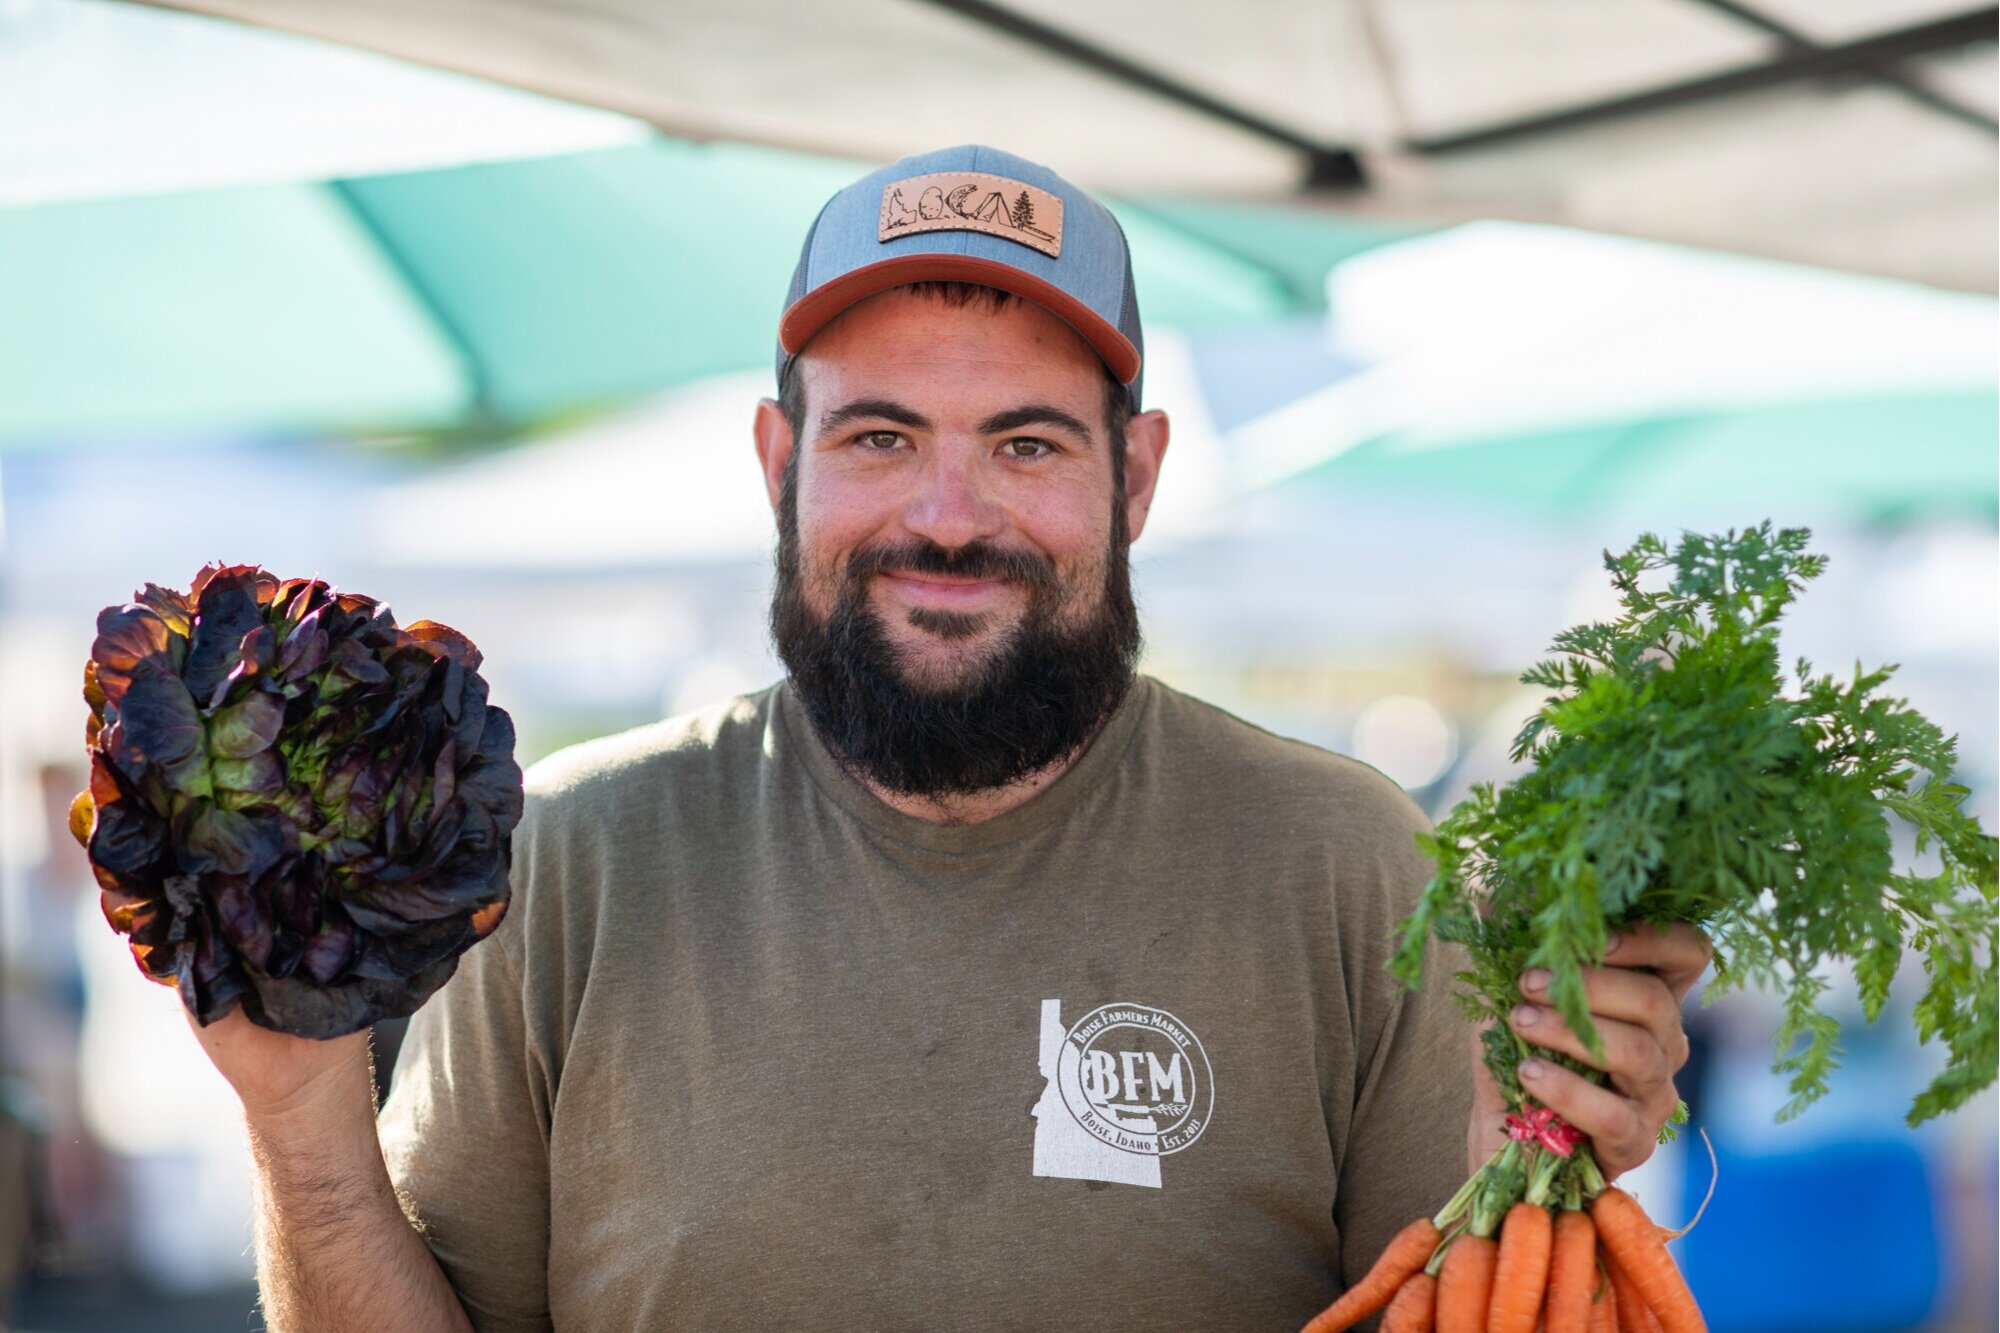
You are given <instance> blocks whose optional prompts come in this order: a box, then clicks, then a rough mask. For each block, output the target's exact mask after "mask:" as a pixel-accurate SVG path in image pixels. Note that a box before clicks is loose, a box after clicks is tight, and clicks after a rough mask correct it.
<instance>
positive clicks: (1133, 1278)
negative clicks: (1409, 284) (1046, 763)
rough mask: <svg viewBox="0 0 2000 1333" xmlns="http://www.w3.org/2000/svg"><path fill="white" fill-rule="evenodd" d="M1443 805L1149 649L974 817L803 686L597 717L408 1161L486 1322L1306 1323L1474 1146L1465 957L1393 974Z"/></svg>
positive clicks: (487, 960)
mask: <svg viewBox="0 0 2000 1333" xmlns="http://www.w3.org/2000/svg"><path fill="white" fill-rule="evenodd" d="M1424 827H1426V823H1425V820H1424V817H1423V815H1422V814H1421V812H1419V810H1418V809H1417V807H1416V806H1415V805H1414V804H1412V803H1411V802H1410V800H1409V799H1408V798H1407V797H1406V796H1404V794H1403V793H1402V792H1401V791H1400V790H1398V789H1397V788H1396V787H1395V786H1394V785H1393V784H1392V783H1390V782H1389V781H1388V780H1387V779H1385V778H1383V777H1382V776H1381V775H1380V774H1378V773H1376V772H1375V771H1374V770H1373V769H1370V768H1368V767H1366V766H1365V765H1362V764H1359V763H1357V762H1355V761H1353V760H1350V759H1346V758H1342V757H1340V756H1338V755H1334V754H1331V753H1329V752H1327V751H1325V750H1321V749H1318V748H1316V747H1314V746H1311V745H1307V744H1304V743H1301V742H1297V741H1291V740H1285V739H1282V738H1279V737H1277V736H1274V735H1272V734H1270V733H1268V732H1265V731H1262V730H1260V729H1258V728H1256V727H1253V726H1251V725H1249V724H1248V723H1245V722H1243V721H1241V720H1239V719H1237V718H1235V717H1233V716H1231V715H1229V714H1228V713H1225V712H1223V711H1221V710H1219V709H1216V708H1214V707H1211V706H1210V705H1207V704H1204V703H1202V702H1200V701H1198V700H1196V699H1193V698H1191V697H1189V696H1187V695H1185V694H1182V693H1179V692H1177V691H1175V690H1173V689H1171V688H1170V687H1168V686H1166V685H1164V684H1162V683H1160V682H1158V681H1156V680H1153V679H1151V678H1149V677H1140V678H1139V680H1138V681H1137V682H1136V683H1135V685H1134V687H1133V688H1132V690H1131V691H1130V692H1129V693H1128V695H1127V696H1126V698H1125V700H1124V701H1123V702H1122V703H1121V704H1120V706H1119V708H1118V709H1117V711H1116V712H1115V713H1114V714H1113V716H1112V717H1111V718H1110V719H1109V720H1108V721H1107V722H1106V724H1105V726H1104V728H1103V729H1102V730H1101V731H1100V733H1099V734H1098V736H1097V738H1096V739H1095V740H1094V741H1093V742H1092V743H1091V745H1090V747H1089V748H1088V749H1087V750H1086V751H1085V753H1084V755H1083V756H1082V758H1081V759H1079V760H1078V761H1077V762H1076V764H1075V765H1074V766H1072V767H1071V768H1070V770H1069V771H1068V772H1066V773H1065V774H1064V775H1063V776H1062V777H1061V778H1060V779H1059V780H1057V781H1056V782H1055V783H1053V784H1052V785H1050V786H1049V787H1048V788H1046V789H1045V790H1044V791H1042V792H1041V793H1039V794H1038V795H1036V796H1035V797H1034V798H1033V799H1031V800H1029V801H1028V802H1027V803H1025V804H1023V805H1021V806H1019V807H1017V808H1015V809H1014V810H1011V811H1009V812H1008V813H1006V814H1003V815H1001V816H999V817H998V818H995V819H990V820H987V821H985V822H983V823H978V824H971V825H959V826H943V825H938V824H933V823H929V822H926V821H923V820H920V819H916V818H913V817H910V816H907V815H904V814H902V813H900V812H898V811H896V810H894V809H892V808H890V807H889V806H887V805H885V804H883V803H882V802H881V801H879V800H878V799H876V797H875V796H873V795H872V794H871V793H870V792H869V791H868V790H867V788H865V787H864V786H862V785H860V784H859V783H857V782H856V781H854V780H853V779H852V778H851V777H850V776H849V775H847V774H846V773H845V772H844V771H843V770H842V768H841V767H840V766H839V764H838V763H837V762H835V760H834V759H833V757H832V756H831V754H830V753H829V752H828V751H827V750H826V749H825V748H824V746H823V745H821V744H820V742H819V741H818V739H817V737H816V736H815V734H814V733H813V731H812V729H811V726H810V724H809V723H808V722H807V720H806V717H805V714H804V711H803V709H802V707H801V706H800V704H799V702H798V701H797V699H796V697H795V696H794V695H793V694H792V693H791V692H790V689H789V687H788V686H786V685H784V684H782V683H781V684H779V685H777V686H773V687H771V688H769V689H767V690H764V691H762V692H760V693H758V694H754V695H751V696H747V697H743V698H738V699H734V700H731V701H729V702H727V703H725V704H722V705H720V706H718V707H715V708H713V709H710V710H708V711H705V712H701V713H698V714H693V715H690V716H687V717H682V718H677V719H673V720H670V721H666V722H662V723H657V724H654V725H650V726H646V727H641V728H638V729H636V730H633V731H629V732H625V733H623V734H621V735H617V736H612V737H608V738H606V739H603V740H598V741H592V742H588V743H586V744H583V745H579V746H575V747H573V748H571V749H568V750H565V751H563V752H561V753H559V754H557V755H554V756H551V757H550V758H549V759H547V760H544V761H543V762H541V763H539V764H537V765H535V767H534V768H533V769H532V770H530V772H529V775H528V805H527V814H526V816H525V818H524V819H523V822H522V824H521V827H520V829H519V831H518V832H517V834H516V838H515V843H514V861H513V889H514V900H513V904H512V907H511V909H510V911H509V913H508V915H507V918H506V920H505V921H504V922H503V924H502V925H501V927H500V928H499V930H498V931H497V932H495V934H494V936H493V937H492V938H491V939H490V940H489V941H488V942H486V943H484V944H482V945H480V946H479V947H478V948H475V949H474V950H472V951H471V952H470V953H469V954H467V955H466V957H465V958H464V960H463V962H462V964H461V966H460V968H459V971H458V973H457V975H456V976H455V977H454V978H453V979H452V981H451V982H450V984H449V985H447V986H446V987H445V988H444V990H443V991H441V992H440V993H439V995H438V996H437V997H436V998H435V999H433V1000H432V1002H431V1003H430V1004H429V1005H428V1006H427V1007H425V1008H424V1009H423V1010H421V1011H420V1012H419V1013H418V1014H417V1016H416V1018H415V1020H414V1021H413V1022H412V1024H411V1027H410V1032H409V1036H408V1039H407V1042H406V1045H405V1046H404V1049H403V1053H402V1057H401V1061H400V1063H399V1065H398V1067H397V1070H396V1073H395V1080H394V1085H393V1088H392V1091H391V1094H390V1098H389V1101H388V1104H387V1105H386V1106H385V1108H384V1111H383V1115H382V1121H381V1129H382V1138H383V1144H384V1149H385V1152H386V1155H387V1158H388V1162H389V1166H390V1171H391V1174H392V1176H393V1178H394V1180H395V1182H396V1184H397V1186H398V1188H399V1189H400V1190H401V1191H403V1192H404V1197H405V1204H406V1206H407V1207H409V1208H410V1209H411V1210H412V1211H413V1212H414V1213H415V1214H416V1215H417V1217H418V1218H419V1219H420V1224H421V1225H422V1227H423V1228H424V1229H425V1231H426V1237H427V1239H428V1241H429V1243H430V1246H431V1248H432V1250H433V1251H434V1252H435V1253H436V1255H437V1257H438V1260H439V1262H440V1263H441V1264H442V1266H443V1268H444V1271H445V1273H446V1274H447V1275H448V1276H449V1277H450V1279H451V1281H452V1283H453V1285H454V1286H455V1287H456V1289H457V1291H458V1293H459V1295H460V1297H461V1299H462V1300H463V1302H464V1304H465V1307H466V1310H467V1312H468V1314H470V1316H471V1317H472V1320H473V1322H474V1324H476V1325H477V1326H478V1327H479V1328H480V1329H482V1330H515V1329H545V1328H550V1327H554V1328H557V1329H564V1330H586V1329H588V1330H600V1329H602V1330H610V1329H616V1330H630V1329H648V1330H650V1329H699V1330H730V1329H770V1328H807V1327H811V1328H853V1329H883V1330H957V1329H966V1330H989V1329H994V1330H997V1329H1070V1328H1075V1329H1086V1328H1125V1327H1133V1328H1167V1327H1171V1328H1178V1329H1270V1330H1294V1329H1296V1328H1298V1326H1299V1325H1301V1324H1302V1323H1304V1322H1305V1321H1306V1320H1307V1319H1308V1318H1309V1317H1310V1316H1311V1315H1313V1314H1314V1313H1315V1312H1317V1311H1318V1310H1319V1309H1320V1308H1321V1307H1323V1306H1324V1305H1326V1304H1327V1303H1328V1302H1329V1301H1331V1300H1332V1299H1333V1298H1334V1297H1335V1296H1336V1295H1338V1294H1339V1292H1340V1291H1341V1290H1342V1288H1343V1287H1344V1285H1345V1284H1346V1283H1348V1282H1351V1281H1353V1280H1354V1279H1355V1278H1356V1277H1357V1276H1358V1275H1359V1274H1360V1273H1361V1272H1362V1271H1364V1270H1365V1269H1366V1267H1367V1266H1368V1264H1369V1263H1370V1262H1372V1260H1373V1259H1374V1257H1375V1255H1376V1253H1377V1252H1378V1251H1379V1250H1380V1248H1381V1246H1382V1245H1383V1243H1384V1242H1385V1241H1386V1240H1387V1239H1388V1238H1389V1237H1390V1235H1392V1234H1393V1233H1394V1231H1395V1230H1396V1229H1397V1228H1399V1227H1401V1226H1402V1225H1403V1224H1404V1223H1406V1222H1408V1221H1409V1220H1410V1219H1412V1218H1414V1217H1416V1216H1418V1215H1419V1214H1425V1213H1431V1212H1435V1211H1436V1210H1437V1209H1438V1208H1439V1207H1440V1206H1441V1205H1442V1204H1443V1203H1444V1202H1445V1200H1446V1199H1447V1198H1448V1197H1449V1196H1450V1194H1451V1193H1452V1191H1453V1190H1454V1188H1455V1187H1456V1186H1457V1185H1458V1184H1459V1183H1460V1182H1461V1181H1462V1180H1463V1179H1464V1177H1465V1174H1466V1163H1465V1124H1466V1116H1467V1112H1468V1109H1469V1100H1470V1095H1471V1092H1470V1089H1471V1073H1470V1057H1469V1054H1468V1043H1467V1039H1466V1035H1465V1029H1464V1027H1463V1026H1462V1020H1461V1019H1460V1018H1459V1017H1458V1015H1457V1012H1456V1009H1455V1006H1454V1005H1453V1004H1452V1003H1451V1002H1450V999H1449V996H1448V993H1447V990H1446V986H1447V980H1446V976H1445V975H1439V972H1440V971H1441V969H1436V968H1435V966H1434V968H1433V971H1432V973H1431V979H1432V980H1431V985H1430V986H1429V987H1427V988H1426V989H1425V990H1423V991H1420V992H1416V993H1413V994H1405V993H1402V992H1400V991H1399V990H1398V989H1397V988H1396V987H1395V986H1394V985H1393V983H1392V981H1391V979H1390V978H1389V976H1388V974H1387V973H1386V972H1385V971H1384V963H1385V960H1386V958H1387V955H1388V951H1389V946H1390V932H1391V928H1392V927H1393V926H1394V925H1395V923H1396V922H1397V921H1398V920H1399V919H1400V918H1401V917H1402V915H1403V914H1404V913H1405V912H1406V911H1407V910H1408V908H1409V906H1410V904H1411V902H1412V901H1413V898H1414V895H1415V894H1416V892H1417V891H1418V889H1419V888H1420V887H1421V886H1422V884H1423V883H1424V881H1425V880H1426V879H1427V878H1428V870H1427V862H1426V861H1425V860H1424V858H1423V857H1422V855H1421V853H1420V852H1419V850H1418V849H1417V847H1416V846H1415V845H1414V842H1413V839H1412V834H1413V833H1415V832H1416V831H1417V830H1419V829H1422V828H1424Z"/></svg>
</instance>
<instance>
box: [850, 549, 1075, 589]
mask: <svg viewBox="0 0 2000 1333" xmlns="http://www.w3.org/2000/svg"><path fill="white" fill-rule="evenodd" d="M894 572H908V573H912V574H943V575H945V576H947V577H949V578H965V579H1007V580H1010V581H1012V582H1015V583H1021V584H1025V585H1027V586H1028V587H1029V588H1033V589H1037V590H1044V589H1053V588H1054V587H1055V586H1056V564H1055V561H1054V560H1052V559H1051V558H1049V557H1048V556H1046V555H1042V554H1040V553H1038V552H1035V551H1020V550H1013V549H1010V548H1007V547H1003V546H995V545H993V544H992V543H991V542H970V543H968V544H966V545H964V546H957V547H945V546H940V545H938V544H937V543H936V542H933V541H926V540H924V539H922V538H919V539H917V540H915V541H907V542H892V543H884V544H882V545H877V546H865V547H862V548H861V549H860V550H858V551H856V552H855V553H854V554H853V555H852V556H851V557H849V559H848V562H847V582H848V583H849V585H850V586H855V585H859V584H860V583H861V582H862V581H863V580H865V579H867V578H869V577H870V576H872V575H875V574H886V573H894Z"/></svg>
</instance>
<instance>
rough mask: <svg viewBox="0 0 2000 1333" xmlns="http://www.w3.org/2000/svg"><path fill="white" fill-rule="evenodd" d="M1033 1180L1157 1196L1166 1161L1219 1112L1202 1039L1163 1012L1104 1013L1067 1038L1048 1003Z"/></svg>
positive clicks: (1053, 1004) (1121, 1008)
mask: <svg viewBox="0 0 2000 1333" xmlns="http://www.w3.org/2000/svg"><path fill="white" fill-rule="evenodd" d="M1040 1064H1041V1072H1042V1077H1043V1079H1045V1080H1046V1084H1045V1086H1044V1087H1043V1089H1042V1099H1041V1101H1039V1102H1038V1103H1036V1105H1035V1110H1034V1115H1035V1168H1034V1171H1035V1174H1036V1175H1038V1176H1055V1177H1060V1178H1062V1179H1066V1180H1109V1181H1115V1182H1118V1183H1120V1184H1126V1185H1145V1186H1149V1187H1151V1188H1153V1189H1158V1188H1159V1187H1160V1163H1159V1159H1160V1158H1161V1157H1165V1156H1169V1155H1171V1154H1173V1153H1177V1152H1180V1151H1182V1150H1183V1149H1185V1148H1187V1147H1188V1146H1189V1145H1190V1144H1192V1143H1193V1142H1194V1141H1195V1140H1196V1139H1197V1138H1199V1137H1201V1133H1202V1131H1203V1130H1205V1129H1207V1128H1208V1123H1209V1118H1210V1116H1211V1114H1212V1113H1213V1111H1214V1108H1215V1076H1214V1072H1213V1070H1211V1069H1210V1067H1209V1063H1208V1053H1207V1052H1206V1051H1204V1050H1203V1049H1202V1045H1201V1040H1200V1039H1199V1038H1198V1037H1196V1036H1195V1035H1194V1033H1193V1031H1191V1030H1190V1029H1189V1028H1188V1026H1187V1025H1186V1024H1185V1023H1183V1022H1181V1021H1180V1020H1179V1019H1178V1018H1176V1017H1174V1016H1173V1015H1172V1014H1170V1013H1168V1012H1167V1011H1166V1010H1164V1009H1156V1008H1153V1007H1152V1006H1150V1005H1142V1004H1122V1003H1121V1004H1107V1005H1102V1006H1100V1007H1098V1008H1096V1009H1093V1010H1091V1011H1090V1012H1089V1013H1088V1014H1085V1015H1084V1016H1083V1017H1082V1018H1080V1019H1078V1020H1077V1021H1076V1022H1075V1023H1074V1024H1073V1025H1071V1026H1070V1027H1069V1028H1067V1029H1065V1028H1064V1027H1063V1023H1062V1001H1061V1000H1059V999H1058V1000H1043V1001H1042V1028H1041V1061H1040Z"/></svg>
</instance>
